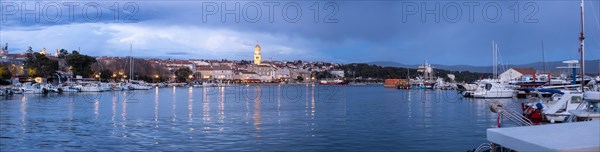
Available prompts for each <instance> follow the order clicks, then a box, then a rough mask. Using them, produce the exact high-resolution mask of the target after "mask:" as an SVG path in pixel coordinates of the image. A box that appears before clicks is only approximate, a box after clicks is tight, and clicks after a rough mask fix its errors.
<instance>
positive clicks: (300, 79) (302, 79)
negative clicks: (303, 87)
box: [296, 76, 304, 82]
mask: <svg viewBox="0 0 600 152" xmlns="http://www.w3.org/2000/svg"><path fill="white" fill-rule="evenodd" d="M296 81H298V82H302V81H304V78H303V77H302V76H298V77H296Z"/></svg>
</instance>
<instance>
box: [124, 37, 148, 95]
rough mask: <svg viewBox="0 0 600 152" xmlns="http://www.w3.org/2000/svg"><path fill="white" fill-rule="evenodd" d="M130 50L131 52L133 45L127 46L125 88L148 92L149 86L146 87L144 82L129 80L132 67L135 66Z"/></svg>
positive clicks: (131, 75)
mask: <svg viewBox="0 0 600 152" xmlns="http://www.w3.org/2000/svg"><path fill="white" fill-rule="evenodd" d="M132 50H133V45H132V44H130V46H129V65H130V66H129V83H128V84H127V88H128V89H129V90H148V89H150V88H152V87H151V86H150V85H148V84H147V83H146V82H144V81H142V80H132V79H131V78H132V77H133V69H134V68H133V66H134V65H135V62H134V60H133V56H132Z"/></svg>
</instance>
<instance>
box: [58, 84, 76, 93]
mask: <svg viewBox="0 0 600 152" xmlns="http://www.w3.org/2000/svg"><path fill="white" fill-rule="evenodd" d="M59 87H60V89H61V90H62V91H63V92H80V91H81V89H80V87H78V86H77V84H76V83H72V82H66V83H63V84H61V85H60V86H59Z"/></svg>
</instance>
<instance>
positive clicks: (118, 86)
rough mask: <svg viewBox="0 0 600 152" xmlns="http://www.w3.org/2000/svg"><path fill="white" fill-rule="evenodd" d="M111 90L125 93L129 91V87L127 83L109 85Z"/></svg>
mask: <svg viewBox="0 0 600 152" xmlns="http://www.w3.org/2000/svg"><path fill="white" fill-rule="evenodd" d="M109 87H110V90H113V91H123V90H127V89H128V88H127V85H126V84H125V83H109Z"/></svg>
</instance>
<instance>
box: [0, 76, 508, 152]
mask: <svg viewBox="0 0 600 152" xmlns="http://www.w3.org/2000/svg"><path fill="white" fill-rule="evenodd" d="M511 101H512V99H506V100H502V102H504V103H508V104H509V105H510V106H515V105H516V104H512V103H514V102H511ZM178 105H179V106H178ZM178 116H179V117H178ZM495 121H496V114H494V113H491V112H490V111H489V110H488V107H487V101H485V100H477V99H463V98H460V97H457V94H456V92H455V91H423V90H395V89H384V88H383V87H382V86H380V85H369V86H333V87H332V86H319V85H317V86H314V85H270V86H235V87H214V88H176V87H172V88H154V89H151V90H148V91H124V92H104V93H79V94H62V95H48V96H42V95H24V96H22V95H16V96H13V97H11V98H7V99H3V100H1V101H0V131H1V132H0V150H1V151H22V150H44V151H46V150H94V149H95V150H127V151H135V150H197V149H198V148H200V149H203V150H251V151H255V150H279V151H282V150H298V151H302V150H308V151H322V150H328V151H329V150H332V151H335V150H353V151H356V150H358V151H365V150H410V151H420V150H423V151H431V150H450V151H463V150H468V149H472V148H475V147H476V146H478V145H479V144H480V143H483V142H485V129H486V128H492V127H495Z"/></svg>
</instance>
